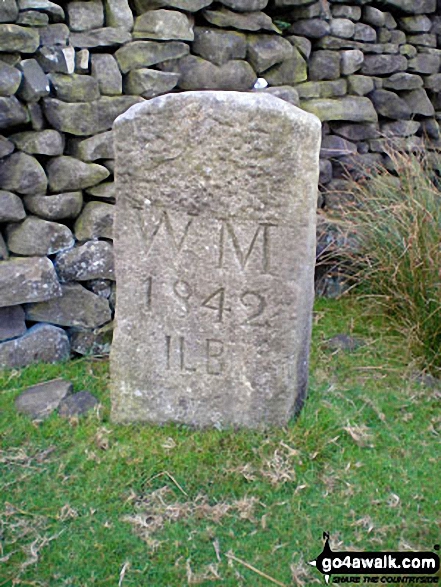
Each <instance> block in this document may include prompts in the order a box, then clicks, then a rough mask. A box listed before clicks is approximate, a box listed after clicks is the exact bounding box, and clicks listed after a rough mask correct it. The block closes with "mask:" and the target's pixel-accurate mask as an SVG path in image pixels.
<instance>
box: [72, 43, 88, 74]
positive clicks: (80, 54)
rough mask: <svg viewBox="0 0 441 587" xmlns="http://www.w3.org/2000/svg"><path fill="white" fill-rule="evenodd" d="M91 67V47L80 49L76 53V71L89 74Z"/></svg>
mask: <svg viewBox="0 0 441 587" xmlns="http://www.w3.org/2000/svg"><path fill="white" fill-rule="evenodd" d="M89 67H90V51H89V49H80V50H79V51H77V52H76V53H75V73H83V74H86V75H87V74H88V73H89Z"/></svg>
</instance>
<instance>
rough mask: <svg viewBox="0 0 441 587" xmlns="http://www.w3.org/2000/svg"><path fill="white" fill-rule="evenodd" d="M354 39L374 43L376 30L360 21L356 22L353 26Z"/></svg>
mask: <svg viewBox="0 0 441 587" xmlns="http://www.w3.org/2000/svg"><path fill="white" fill-rule="evenodd" d="M354 40H355V41H363V42H364V43H376V42H377V31H376V30H375V29H374V28H372V27H371V26H369V25H368V24H364V23H362V22H357V23H356V24H355V27H354Z"/></svg>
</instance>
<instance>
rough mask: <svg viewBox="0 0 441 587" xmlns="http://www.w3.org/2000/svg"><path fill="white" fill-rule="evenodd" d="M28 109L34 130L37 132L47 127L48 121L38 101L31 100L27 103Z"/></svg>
mask: <svg viewBox="0 0 441 587" xmlns="http://www.w3.org/2000/svg"><path fill="white" fill-rule="evenodd" d="M27 110H28V113H29V118H30V123H31V127H32V130H34V131H35V132H39V131H41V130H43V129H44V128H45V127H46V121H45V120H44V116H43V110H42V109H41V106H40V104H38V103H37V102H29V103H28V104H27Z"/></svg>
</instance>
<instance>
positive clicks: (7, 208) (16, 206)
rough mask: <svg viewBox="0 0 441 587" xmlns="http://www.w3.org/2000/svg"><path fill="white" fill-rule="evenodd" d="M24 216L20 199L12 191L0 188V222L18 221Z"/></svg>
mask: <svg viewBox="0 0 441 587" xmlns="http://www.w3.org/2000/svg"><path fill="white" fill-rule="evenodd" d="M25 216H26V212H25V210H24V208H23V203H22V201H21V199H20V198H19V197H18V196H16V195H15V194H13V193H12V192H5V191H4V190H0V222H19V221H20V220H23V218H25Z"/></svg>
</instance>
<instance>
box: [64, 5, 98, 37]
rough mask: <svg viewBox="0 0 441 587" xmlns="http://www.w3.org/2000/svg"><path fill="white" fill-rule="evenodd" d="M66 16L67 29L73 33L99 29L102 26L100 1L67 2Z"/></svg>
mask: <svg viewBox="0 0 441 587" xmlns="http://www.w3.org/2000/svg"><path fill="white" fill-rule="evenodd" d="M67 15H68V19H69V28H70V29H71V30H72V31H75V32H82V31H89V30H91V29H99V28H101V27H102V26H104V9H103V3H102V2H101V0H89V1H88V2H69V3H68V5H67Z"/></svg>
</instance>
